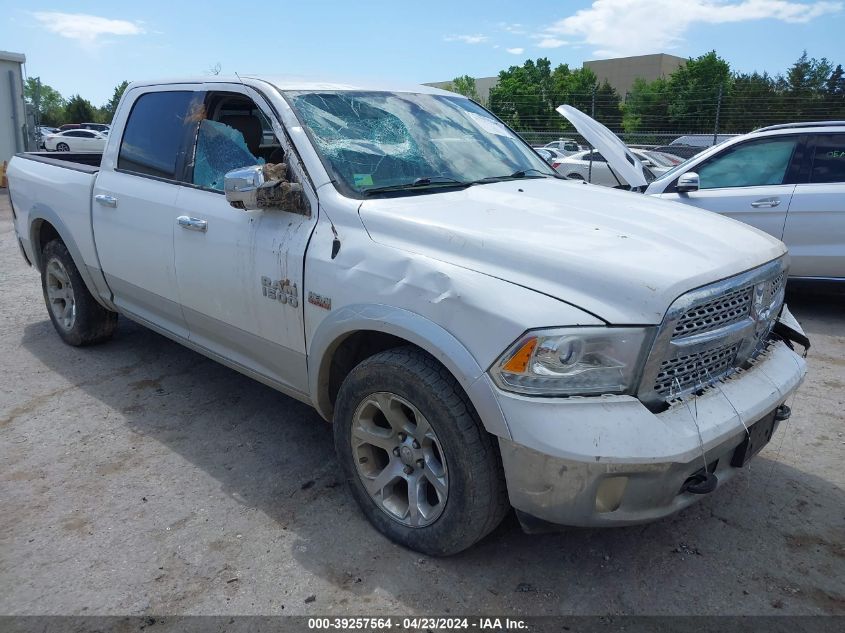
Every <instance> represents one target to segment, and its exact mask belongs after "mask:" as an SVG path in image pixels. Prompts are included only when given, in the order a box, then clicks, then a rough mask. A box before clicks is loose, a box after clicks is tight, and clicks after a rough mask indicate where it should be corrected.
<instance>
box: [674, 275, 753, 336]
mask: <svg viewBox="0 0 845 633" xmlns="http://www.w3.org/2000/svg"><path fill="white" fill-rule="evenodd" d="M753 299H754V286H746V287H745V288H740V289H739V290H734V291H733V292H729V293H728V294H726V295H723V296H721V297H718V298H717V299H714V300H713V301H708V302H707V303H704V304H702V305H697V306H694V307H692V308H690V309H689V310H687V311H686V312H684V314H683V315H682V316H681V318H680V319H678V322H677V323H676V324H675V329H674V330H673V332H672V338H676V337H679V336H692V335H693V334H701V333H702V332H709V331H711V330H715V329H717V328H720V327H723V326H725V325H729V324H731V323H736V322H737V321H741V320H742V319H744V318H745V317H747V316H748V315H749V314H751V303H752V301H753Z"/></svg>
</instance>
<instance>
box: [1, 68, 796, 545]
mask: <svg viewBox="0 0 845 633" xmlns="http://www.w3.org/2000/svg"><path fill="white" fill-rule="evenodd" d="M198 109H199V110H202V111H203V112H205V113H208V118H205V119H202V120H198V118H197V117H191V116H189V114H190V113H191V112H195V111H197V110H198ZM259 112H260V113H261V115H262V116H263V117H266V119H267V121H269V122H271V125H272V129H273V130H274V133H275V140H274V146H271V147H264V146H262V144H261V137H262V127H261V120H260V117H259V116H257V114H256V113H259ZM114 131H115V134H110V135H109V138H108V142H107V145H106V149H105V153H104V154H103V156H102V161H101V164H100V165H99V166H97V165H89V164H85V163H83V162H80V161H79V160H78V157H76V156H75V155H70V154H65V155H61V154H58V155H50V156H45V155H44V154H18V155H16V156H15V157H14V158H13V159H12V161H11V163H10V165H9V186H10V187H9V192H10V199H11V203H12V215H13V221H14V225H15V231H16V234H17V237H18V240H19V244H20V246H21V249H22V251H23V253H24V256H25V257H26V259H27V261H30V262H33V263H34V264H35V266H36V267H37V268H38V269H39V271H40V272H41V279H42V289H43V294H44V299H45V303H46V306H47V311H48V314H49V315H50V319H51V321H52V322H53V325H54V327H55V329H56V331H57V333H58V335H59V337H60V338H61V339H62V340H64V341H65V342H66V343H68V344H70V345H86V344H93V343H97V342H100V341H104V340H106V339H108V338H109V337H110V336H111V335H112V333H113V332H114V330H115V326H116V323H117V318H118V313H120V314H122V315H124V316H126V317H127V318H130V319H133V320H135V321H137V322H139V323H141V324H144V325H147V326H149V327H151V328H153V329H155V330H156V331H158V332H161V333H163V334H166V335H167V336H168V337H170V338H172V339H174V340H176V341H179V342H181V343H182V344H184V345H186V346H188V347H190V348H192V349H194V350H196V351H197V352H199V353H202V354H206V355H208V356H210V357H211V358H214V359H216V360H217V361H220V362H222V363H224V364H226V365H228V366H230V367H232V368H234V369H236V370H237V371H240V372H243V373H244V374H246V375H248V376H251V377H253V378H255V379H258V380H260V381H261V382H263V383H265V384H267V385H269V386H271V387H273V388H275V389H278V390H279V391H281V392H283V393H286V394H288V395H290V396H292V397H293V398H296V399H298V400H301V401H303V402H306V403H308V404H310V405H312V406H314V407H315V408H316V409H317V411H318V412H319V414H320V415H321V416H322V417H324V418H325V419H326V420H330V421H332V425H331V426H328V425H327V426H326V427H325V431H326V433H332V434H333V437H334V445H335V449H336V452H337V465H338V468H339V472H340V473H342V475H341V476H342V477H343V478H344V479H346V480H347V481H348V482H349V485H350V490H351V492H352V495H353V496H354V498H355V500H356V501H357V503H358V504H359V506H360V508H361V509H362V510H363V512H364V514H365V515H366V516H367V518H368V519H369V520H370V521H371V523H372V524H373V525H374V526H375V527H376V528H377V529H379V530H380V531H381V532H383V533H384V534H386V535H387V536H388V537H390V538H392V539H394V540H395V541H397V542H399V543H401V544H403V545H405V546H407V547H410V548H413V549H416V550H419V551H421V552H426V553H428V554H432V555H445V554H451V553H454V552H457V551H460V550H462V549H464V548H466V547H469V546H470V545H472V544H473V543H475V542H477V541H478V540H479V539H481V538H482V537H484V535H486V534H488V533H489V532H490V531H491V530H493V529H494V528H495V527H496V525H497V524H498V523H499V522H500V521H501V519H502V517H503V516H504V515H505V513H506V512H507V511H508V508H509V506H513V507H514V508H516V509H517V511H518V516H519V517H520V520H521V521H522V523H523V526H524V527H526V529H527V530H529V531H530V530H534V529H537V527H538V526H539V525H541V524H543V522H552V523H559V524H569V525H582V526H589V525H592V526H602V525H604V526H612V525H628V524H631V523H639V522H645V521H653V520H655V519H657V518H659V517H663V516H667V515H670V514H672V513H674V512H676V511H678V510H680V509H681V508H684V507H686V506H688V505H689V504H691V503H693V502H694V501H695V500H696V499H701V498H702V497H703V496H704V495H707V494H710V493H712V492H713V491H714V490H717V489H718V487H719V486H721V484H722V483H724V482H725V481H727V480H729V479H730V478H731V477H733V476H735V475H736V473H737V472H739V470H740V468H741V467H742V466H743V465H745V464H746V463H747V462H748V460H749V459H751V458H752V457H753V456H754V455H755V454H756V452H757V451H759V450H760V449H761V448H762V447H763V446H764V445H765V444H766V443H767V442H768V441H769V438H770V437H771V435H772V433H773V432H774V431H775V430H776V429H777V427H778V424H779V423H780V422H781V421H782V420H784V419H786V418H787V417H788V416H789V408H788V407H786V406H785V405H784V403H785V402H786V401H787V400H789V399H790V398H791V394H792V393H793V392H794V391H795V389H796V388H797V387H798V385H799V384H800V383H801V381H802V380H803V377H804V374H805V371H806V369H805V367H806V366H805V363H804V360H803V359H802V357H801V356H800V355H798V354H796V353H795V352H794V351H793V350H792V348H791V346H792V345H793V344H797V343H799V342H801V341H804V340H805V338H804V337H803V334H801V332H800V326H799V325H798V323H797V322H796V321H795V320H794V319H793V318H792V317H791V315H790V314H789V311H788V310H787V308H786V307H785V306H784V288H783V281H784V276H785V270H786V265H787V258H786V257H785V255H786V249H785V248H784V246H783V244H782V243H781V242H780V241H778V240H776V239H774V238H772V237H770V236H768V235H766V234H764V233H762V232H760V231H756V230H754V229H751V228H750V227H747V226H744V225H742V224H740V223H738V222H733V221H731V220H728V219H725V218H721V217H719V216H718V215H716V214H712V213H705V212H702V211H699V210H697V209H692V208H690V207H686V206H684V205H677V204H672V203H669V202H666V201H662V200H658V199H656V198H652V197H646V196H633V195H632V194H630V193H628V192H623V191H614V190H612V189H608V188H602V187H589V186H585V185H583V184H580V183H572V182H568V181H566V180H565V179H562V178H560V177H559V176H558V175H557V174H556V173H555V172H554V170H552V169H551V168H550V167H549V166H548V165H546V164H545V163H544V162H543V160H542V159H541V158H540V157H539V156H538V155H537V153H536V152H534V151H533V150H532V149H531V148H530V147H529V146H528V145H527V144H525V142H524V141H523V140H522V139H521V138H520V137H519V136H518V135H517V134H516V133H514V132H513V131H511V130H510V129H509V128H507V127H506V126H505V125H504V124H502V123H501V122H500V121H499V120H497V119H496V118H495V117H494V116H493V115H492V114H490V113H489V112H488V111H487V110H485V109H484V108H483V107H481V106H479V105H478V104H476V103H474V102H472V101H471V100H469V99H466V98H463V97H458V96H456V95H455V94H454V93H451V92H445V91H441V90H438V89H436V88H430V87H426V86H420V87H418V88H414V89H411V90H408V89H407V88H404V89H401V90H394V89H392V88H390V87H382V88H380V89H378V88H375V89H374V88H373V87H367V88H355V87H352V86H350V85H349V84H348V83H345V84H326V83H324V82H319V83H306V82H296V83H279V82H275V83H274V80H273V79H272V78H270V77H267V78H264V77H261V78H248V77H243V78H232V79H231V80H229V79H226V78H223V77H213V78H209V80H208V81H207V82H206V83H202V82H200V83H197V82H196V81H195V80H184V81H174V82H172V83H167V82H161V81H156V82H150V83H134V84H131V85H130V86H129V87H128V89H127V91H126V93H125V94H124V96H123V99H122V100H121V102H120V106H119V108H118V111H117V113H116V116H115V122H114ZM599 149H600V151H602V153H603V154H607V152H608V150H605V149H604V147H601V148H599ZM609 151H611V152H613V151H616V150H614V148H612V147H611V148H609ZM187 156H190V157H191V158H192V161H191V163H188V164H186V161H185V160H184V157H187ZM633 160H635V161H636V160H637V159H636V158H634V159H633ZM92 162H94V161H92ZM622 175H623V176H625V177H626V178H628V177H629V176H630V174H625V173H624V172H623V173H622ZM749 287H753V288H755V289H758V291H757V292H755V293H754V294H753V295H752V294H749V293H747V292H745V289H747V288H749ZM702 312H704V313H706V314H707V315H710V314H715V315H718V318H716V317H709V316H708V317H707V318H702V317H701V314H702ZM69 358H70V359H71V360H72V355H71V356H69ZM69 362H70V361H69ZM716 384H718V389H715V388H713V389H710V388H709V387H711V386H713V385H716ZM572 396H577V397H572ZM281 406H284V403H282V404H281ZM757 482H758V483H765V478H757ZM747 483H750V484H753V483H754V480H749V481H748V482H747ZM752 492H753V491H752V490H750V487H749V486H740V487H735V488H733V489H731V490H727V491H725V492H724V495H744V494H751V493H752ZM758 493H759V491H758ZM716 503H717V502H716V501H714V502H713V503H711V506H712V507H714V508H715V507H716ZM210 520H212V521H214V520H215V518H214V517H212V518H211V519H210ZM699 520H703V521H707V520H710V519H707V518H704V519H699ZM714 522H715V521H714Z"/></svg>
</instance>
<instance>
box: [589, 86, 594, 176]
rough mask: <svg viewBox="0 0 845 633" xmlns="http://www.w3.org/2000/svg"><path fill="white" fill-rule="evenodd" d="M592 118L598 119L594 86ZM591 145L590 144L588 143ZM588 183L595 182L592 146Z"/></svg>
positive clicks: (591, 107)
mask: <svg viewBox="0 0 845 633" xmlns="http://www.w3.org/2000/svg"><path fill="white" fill-rule="evenodd" d="M590 116H591V117H593V119H595V118H596V87H595V86H593V99H592V105H591V106H590ZM587 144H588V145H590V144H589V143H587ZM587 182H593V146H592V145H590V164H589V165H588V166H587Z"/></svg>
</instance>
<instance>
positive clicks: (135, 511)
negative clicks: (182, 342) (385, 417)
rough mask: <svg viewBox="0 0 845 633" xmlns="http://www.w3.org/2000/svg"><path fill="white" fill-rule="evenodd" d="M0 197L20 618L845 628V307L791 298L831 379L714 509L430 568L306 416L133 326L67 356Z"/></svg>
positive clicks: (2, 332)
mask: <svg viewBox="0 0 845 633" xmlns="http://www.w3.org/2000/svg"><path fill="white" fill-rule="evenodd" d="M2 193H5V192H2ZM0 200H2V202H0V296H2V301H0V355H2V359H3V361H2V367H0V372H2V380H0V500H2V511H0V587H2V588H3V589H2V591H0V613H2V614H87V615H90V614H141V613H145V614H146V613H156V614H162V613H166V614H183V613H191V614H278V613H284V614H339V615H343V614H373V615H374V614H414V613H417V614H431V613H432V612H435V613H441V614H447V613H452V614H470V613H488V614H498V615H503V614H514V615H516V614H522V615H528V614H537V615H539V614H620V613H626V614H717V613H718V614H786V613H791V614H830V613H838V614H845V472H844V471H843V467H842V465H843V457H844V456H845V425H843V422H845V413H843V411H845V295H820V294H818V293H809V294H795V293H793V294H792V295H791V296H790V298H789V302H790V305H791V307H792V309H793V312H794V313H795V314H796V315H797V316H798V317H799V319H800V320H801V321H802V322H803V325H804V327H805V329H806V330H807V332H808V333H809V335H810V337H811V339H812V342H813V349H812V351H811V354H810V357H809V364H810V375H809V378H808V380H807V382H806V383H805V384H804V386H803V387H802V389H801V390H800V392H799V393H798V395H797V397H795V399H794V402H791V403H790V404H792V406H793V410H794V412H795V413H794V415H793V417H792V419H791V420H790V421H789V422H788V425H786V426H785V427H782V429H781V432H780V433H779V435H778V436H776V438H775V441H773V442H772V444H771V445H770V446H769V447H767V448H766V449H765V450H764V452H763V453H761V455H760V456H759V457H758V458H757V459H756V460H755V461H754V462H752V464H751V467H750V468H749V469H748V471H747V472H745V473H743V474H742V475H741V476H740V477H737V478H736V479H734V480H733V481H732V482H730V483H729V484H727V485H726V486H725V488H723V489H721V490H719V491H718V492H717V493H716V494H715V495H713V496H711V497H707V498H705V499H703V500H702V502H701V503H699V504H698V505H696V506H693V507H692V508H690V509H688V510H686V511H685V512H683V513H682V514H680V515H679V516H676V517H673V518H670V519H667V520H663V521H660V522H658V523H654V524H652V525H647V526H640V527H634V528H621V529H614V530H586V529H578V530H575V529H572V530H569V531H567V532H564V533H562V534H555V535H543V536H527V535H524V534H523V533H522V532H521V531H520V530H519V527H518V525H517V524H516V521H515V519H513V517H510V518H508V519H507V520H506V521H505V523H504V524H503V525H502V526H501V527H500V528H499V529H498V530H497V531H496V532H495V533H494V534H493V535H491V536H490V537H488V538H487V539H486V540H485V541H483V542H482V543H481V544H479V545H478V546H476V547H475V548H473V549H472V550H470V551H468V552H465V553H464V554H462V555H459V556H456V557H453V558H449V559H445V560H441V559H432V558H428V557H421V556H420V555H419V554H415V553H413V552H410V551H407V550H404V549H402V548H400V547H398V546H395V545H393V544H391V543H390V542H388V541H386V540H385V539H384V538H382V537H381V536H380V535H379V534H377V533H376V532H375V531H374V530H373V529H371V528H370V526H369V525H368V524H367V523H366V522H365V520H364V519H363V518H362V516H361V515H360V513H359V512H358V510H357V508H356V507H355V506H354V502H353V501H352V500H351V498H350V496H349V495H348V494H347V491H346V490H345V488H344V487H343V486H342V485H340V484H339V480H338V476H337V468H336V465H335V461H334V456H333V453H332V442H331V433H330V431H329V428H328V426H327V425H326V424H325V423H324V422H322V421H321V420H320V419H319V418H318V416H317V415H316V414H315V413H314V412H313V411H311V410H310V409H309V408H308V407H306V406H304V405H302V404H299V403H297V402H295V401H293V400H291V399H289V398H287V397H285V396H283V395H280V394H278V393H276V392H274V391H272V390H271V389H269V388H267V387H264V386H262V385H260V384H258V383H256V382H254V381H252V380H250V379H248V378H245V377H243V376H241V375H239V374H237V373H235V372H233V371H230V370H229V369H226V368H224V367H222V366H220V365H218V364H215V363H214V362H212V361H210V360H206V359H205V358H204V357H202V356H200V355H198V354H195V353H193V352H191V351H188V350H187V349H184V348H182V347H180V346H179V345H177V344H175V343H172V342H170V341H169V340H167V339H165V338H163V337H161V336H158V335H157V334H154V333H152V332H150V331H149V330H146V329H144V328H142V327H140V326H137V325H135V324H133V323H131V322H130V321H128V320H125V319H123V320H121V324H120V327H119V329H118V332H117V335H116V337H115V338H114V340H113V341H111V342H110V343H108V344H106V345H103V346H100V347H96V348H90V349H74V348H71V347H68V346H66V345H64V344H62V343H61V342H60V340H59V338H58V337H57V336H56V334H55V333H54V331H53V328H52V326H51V324H50V321H49V320H48V318H47V313H46V310H45V307H44V304H43V301H42V298H41V292H40V285H39V279H38V275H37V273H36V272H35V271H34V270H33V269H31V268H28V267H26V265H25V264H24V262H23V260H22V258H21V257H20V254H19V252H18V248H17V245H16V244H15V240H14V234H13V231H12V224H11V215H10V211H9V207H8V204H7V202H6V198H5V195H3V197H2V198H0Z"/></svg>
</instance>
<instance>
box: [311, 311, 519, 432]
mask: <svg viewBox="0 0 845 633" xmlns="http://www.w3.org/2000/svg"><path fill="white" fill-rule="evenodd" d="M360 331H374V332H383V333H385V334H391V335H393V336H396V337H399V338H401V339H404V340H406V341H408V342H409V343H412V344H414V345H416V346H418V347H420V348H421V349H424V350H425V351H426V352H428V353H429V354H431V355H432V356H433V357H434V358H436V359H437V360H438V361H440V363H442V364H443V366H444V367H446V369H448V370H449V372H450V373H451V374H452V375H453V376H454V377H455V379H456V380H457V381H458V383H459V384H460V385H461V387H463V389H464V391H465V392H466V394H467V396H468V397H469V399H470V401H471V402H472V404H473V406H474V407H475V410H476V412H477V413H478V415H479V417H480V418H481V421H482V423H483V424H484V427H485V428H486V429H487V431H489V432H490V433H492V434H494V435H497V436H500V437H504V438H510V437H511V434H510V430H509V429H508V425H507V422H506V421H505V417H504V415H503V413H502V410H501V408H500V407H499V403H498V400H497V399H496V394H495V391H494V389H495V387H494V386H493V384H492V382H491V381H490V380H488V379H487V377H486V375H485V370H484V368H483V367H481V366H480V365H479V364H478V362H477V361H476V360H475V358H474V357H473V356H472V354H470V352H469V350H467V348H466V347H464V346H463V344H462V343H461V342H460V341H459V340H458V339H456V338H455V337H454V336H453V335H452V334H450V333H449V332H448V331H446V330H445V329H443V328H442V327H440V326H439V325H437V324H436V323H435V322H434V321H431V320H430V319H427V318H426V317H424V316H421V315H419V314H416V313H414V312H410V311H408V310H404V309H402V308H397V307H393V306H387V305H382V304H359V305H350V306H345V307H343V308H341V309H339V310H337V311H333V312H332V313H331V314H330V315H329V316H327V317H326V318H325V319H323V321H322V322H321V323H320V325H319V326H318V328H317V330H316V331H315V332H314V334H313V336H312V338H311V341H310V345H309V351H308V359H309V360H308V385H309V390H310V392H311V399H312V401H313V402H314V404H315V406H316V408H317V411H318V412H319V413H320V415H322V416H323V417H324V418H326V419H331V416H332V409H333V407H332V404H331V402H330V399H329V369H330V367H331V360H332V356H333V354H334V352H335V350H336V349H337V347H338V346H339V345H340V344H341V343H342V342H343V341H344V339H346V338H347V337H348V336H350V335H352V334H354V333H356V332H360Z"/></svg>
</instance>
